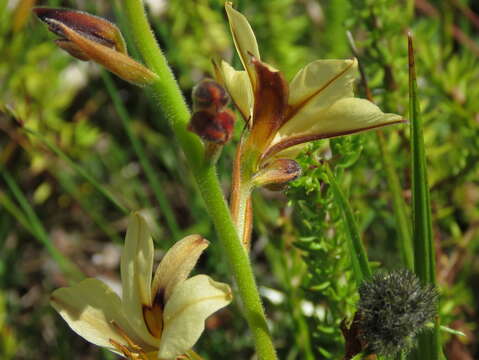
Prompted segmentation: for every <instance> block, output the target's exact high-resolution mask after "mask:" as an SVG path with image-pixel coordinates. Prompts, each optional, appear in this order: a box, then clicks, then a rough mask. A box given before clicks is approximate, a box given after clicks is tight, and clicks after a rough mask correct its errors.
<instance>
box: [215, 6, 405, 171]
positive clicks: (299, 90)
mask: <svg viewBox="0 0 479 360" xmlns="http://www.w3.org/2000/svg"><path fill="white" fill-rule="evenodd" d="M225 7H226V13H227V15H228V20H229V23H230V28H231V33H232V35H233V40H234V43H235V46H236V50H237V51H238V54H239V57H240V59H241V62H242V64H243V67H244V69H245V70H244V71H237V70H235V69H233V68H232V67H231V66H230V65H229V64H228V63H227V62H225V61H222V62H221V63H220V64H219V65H216V66H215V73H216V77H217V79H218V80H219V81H220V82H221V83H222V84H223V85H224V86H225V87H226V89H227V90H228V92H229V94H230V95H231V98H232V100H233V102H234V104H235V105H236V107H237V108H238V110H239V112H240V113H241V114H242V116H243V118H244V119H245V121H246V122H247V124H248V128H249V134H248V138H247V139H246V140H245V142H244V144H243V145H242V147H243V148H242V153H243V154H247V155H246V156H247V158H246V159H242V163H243V166H244V165H245V164H246V168H244V169H242V171H246V172H247V173H249V176H250V177H252V176H253V175H254V174H255V173H256V172H257V171H258V170H262V169H263V168H264V167H266V166H269V165H270V164H272V163H274V161H275V160H278V159H293V158H295V157H296V155H297V154H298V152H299V151H300V150H301V148H302V145H304V143H306V142H309V141H312V140H318V139H324V138H331V137H336V136H341V135H346V134H353V133H357V132H360V131H365V130H370V129H375V128H378V127H380V126H385V125H389V124H395V123H399V122H404V120H403V119H402V118H401V116H399V115H396V114H385V113H383V112H382V111H381V110H380V109H379V108H378V107H377V106H376V105H374V104H372V103H371V102H369V101H367V100H365V99H359V98H355V97H354V92H353V82H354V79H355V76H356V72H357V60H356V59H349V60H317V61H314V62H312V63H310V64H308V65H307V66H306V67H304V68H303V69H302V70H300V71H299V72H298V73H297V74H296V76H295V77H294V78H293V80H292V81H291V82H290V83H289V84H288V83H287V82H286V81H285V80H284V78H283V76H282V74H281V73H280V72H279V71H278V70H276V69H274V68H273V67H271V66H270V65H267V64H265V63H263V62H261V60H260V54H259V50H258V44H257V43H256V38H255V36H254V33H253V30H252V29H251V26H250V24H249V23H248V20H247V19H246V18H245V17H244V16H243V15H242V14H241V13H239V12H238V11H236V10H234V9H233V8H232V6H231V3H226V5H225ZM280 165H281V166H284V167H287V166H286V165H288V166H289V163H286V165H283V164H281V163H280ZM275 168H276V169H277V168H278V165H277V164H276V165H275ZM263 180H264V179H263Z"/></svg>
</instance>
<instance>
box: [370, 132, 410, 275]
mask: <svg viewBox="0 0 479 360" xmlns="http://www.w3.org/2000/svg"><path fill="white" fill-rule="evenodd" d="M376 135H377V138H378V144H379V148H380V150H381V160H382V164H383V168H384V171H385V172H386V179H387V183H388V187H389V192H390V193H391V196H392V202H393V209H394V218H395V220H396V229H397V231H398V248H399V251H400V253H401V257H402V259H403V261H404V263H405V264H406V267H407V268H408V269H411V270H412V271H413V270H414V248H413V242H412V234H411V222H410V220H409V217H408V211H407V208H406V203H405V201H404V198H403V197H402V187H401V183H400V182H399V178H398V176H397V172H396V169H395V166H394V160H393V159H392V157H391V154H390V153H389V150H388V149H387V146H386V140H385V138H384V133H383V132H382V131H381V130H378V131H377V132H376Z"/></svg>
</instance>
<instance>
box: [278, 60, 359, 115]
mask: <svg viewBox="0 0 479 360" xmlns="http://www.w3.org/2000/svg"><path fill="white" fill-rule="evenodd" d="M354 64H355V61H352V62H351V64H350V65H349V66H346V67H345V68H344V70H343V71H341V72H340V73H338V74H337V75H336V76H334V77H332V78H331V79H330V80H329V81H328V82H327V83H326V84H324V85H323V86H322V87H321V88H319V89H318V90H316V91H315V92H314V93H313V94H311V95H309V96H308V97H306V98H305V99H303V100H302V101H301V102H299V103H297V104H292V105H291V104H290V105H289V106H288V109H287V112H286V116H285V118H284V122H283V124H285V123H287V122H288V120H289V119H291V118H293V117H294V115H296V114H297V113H298V111H300V110H301V109H302V108H303V107H304V106H306V105H307V104H308V102H310V101H311V99H313V98H314V97H315V96H316V95H318V94H319V93H320V92H321V91H323V90H325V89H326V88H327V87H328V86H329V85H331V84H332V83H334V82H335V81H336V80H338V79H339V78H340V77H341V76H343V75H344V74H346V73H347V72H348V70H349V69H350V68H351V66H353V65H354Z"/></svg>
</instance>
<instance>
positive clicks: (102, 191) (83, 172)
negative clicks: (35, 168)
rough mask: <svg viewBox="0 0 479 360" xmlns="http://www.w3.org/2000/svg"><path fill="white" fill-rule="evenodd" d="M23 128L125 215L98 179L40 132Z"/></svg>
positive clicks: (124, 211) (120, 206)
mask: <svg viewBox="0 0 479 360" xmlns="http://www.w3.org/2000/svg"><path fill="white" fill-rule="evenodd" d="M24 130H25V131H26V132H27V133H28V134H30V135H33V136H34V137H35V138H37V139H38V140H40V141H41V142H42V143H44V144H45V145H46V146H47V147H48V148H49V149H50V150H51V151H53V152H54V153H55V154H56V155H57V156H58V157H60V158H61V159H63V160H64V161H66V162H67V163H68V164H69V165H70V166H71V167H72V168H73V169H74V170H75V171H76V172H77V173H78V174H79V175H80V176H82V177H83V178H84V179H85V180H86V181H87V182H89V183H90V184H91V185H92V186H93V187H94V188H95V189H96V190H97V191H98V192H99V193H100V194H102V195H103V196H104V197H105V198H107V199H108V200H109V201H110V202H111V203H112V204H113V205H115V207H116V208H117V209H118V210H120V211H121V212H122V213H123V214H125V215H127V214H129V213H130V211H129V210H128V209H127V208H126V207H124V206H123V205H121V204H120V202H119V201H118V200H117V199H116V198H115V196H114V195H113V194H112V193H111V192H110V191H109V190H107V189H106V188H105V187H104V186H103V185H101V184H100V183H99V182H98V181H96V180H95V178H93V177H92V176H91V175H90V174H89V173H88V172H87V171H86V170H85V169H83V168H82V167H81V166H79V165H78V164H76V163H75V162H74V161H73V160H72V159H70V158H69V157H68V155H67V154H65V153H64V152H63V151H62V150H61V149H60V148H59V147H58V146H56V145H55V144H53V143H52V142H50V141H49V140H47V139H45V138H44V137H43V136H42V135H41V134H39V133H37V132H36V131H33V130H31V129H28V128H24Z"/></svg>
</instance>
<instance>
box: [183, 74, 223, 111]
mask: <svg viewBox="0 0 479 360" xmlns="http://www.w3.org/2000/svg"><path fill="white" fill-rule="evenodd" d="M192 98H193V108H194V110H195V111H198V110H208V111H211V112H218V111H220V110H221V109H222V108H224V107H225V106H226V105H228V101H229V96H228V94H227V93H226V90H225V89H224V88H223V87H222V86H221V85H220V84H218V83H217V82H216V81H214V80H211V79H205V80H202V81H201V82H200V83H199V84H198V85H196V86H195V87H194V88H193V92H192Z"/></svg>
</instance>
